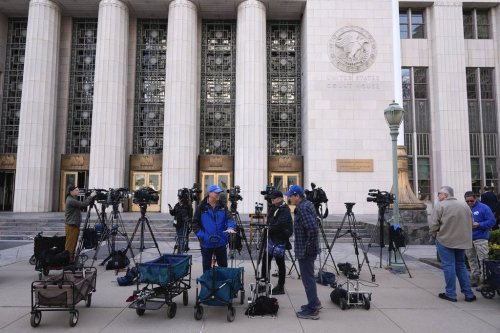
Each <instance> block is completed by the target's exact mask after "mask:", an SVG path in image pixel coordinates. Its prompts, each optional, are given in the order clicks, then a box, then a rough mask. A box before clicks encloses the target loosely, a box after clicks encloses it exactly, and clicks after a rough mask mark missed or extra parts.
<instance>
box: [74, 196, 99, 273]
mask: <svg viewBox="0 0 500 333" xmlns="http://www.w3.org/2000/svg"><path fill="white" fill-rule="evenodd" d="M101 205H102V207H101V208H102V212H99V209H98V208H97V204H96V202H95V200H92V203H91V204H90V205H89V208H88V209H87V216H86V217H85V222H84V224H83V234H82V237H80V240H79V241H78V246H77V247H76V251H75V262H76V263H77V266H79V267H83V264H84V263H85V262H86V261H87V259H88V257H87V255H86V254H82V252H83V250H84V248H85V241H86V239H85V238H86V236H88V233H86V231H87V230H89V224H90V214H91V212H92V209H94V210H95V212H96V214H97V221H96V224H97V223H101V224H102V226H103V230H106V229H107V225H106V222H105V221H106V203H104V202H102V203H101ZM103 239H105V238H104V232H103V233H102V234H101V239H100V240H99V241H98V242H97V245H96V246H95V250H96V253H97V251H98V250H99V247H100V246H101V242H102V240H103ZM95 258H96V255H94V259H93V261H92V266H94V261H95Z"/></svg>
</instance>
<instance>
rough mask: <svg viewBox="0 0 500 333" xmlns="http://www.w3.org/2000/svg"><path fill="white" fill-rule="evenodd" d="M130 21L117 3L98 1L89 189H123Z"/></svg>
mask: <svg viewBox="0 0 500 333" xmlns="http://www.w3.org/2000/svg"><path fill="white" fill-rule="evenodd" d="M128 27H129V17H128V8H127V6H126V5H125V4H124V3H123V2H121V1H119V0H101V2H100V3H99V17H98V25H97V45H96V60H95V76H94V103H93V110H92V135H91V141H90V172H89V187H91V188H94V187H97V188H110V187H112V188H115V187H121V186H124V185H125V132H126V112H127V89H126V88H127V55H128V49H127V46H128Z"/></svg>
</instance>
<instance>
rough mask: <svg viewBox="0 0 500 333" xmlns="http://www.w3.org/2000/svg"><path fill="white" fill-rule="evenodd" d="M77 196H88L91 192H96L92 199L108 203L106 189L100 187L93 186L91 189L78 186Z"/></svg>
mask: <svg viewBox="0 0 500 333" xmlns="http://www.w3.org/2000/svg"><path fill="white" fill-rule="evenodd" d="M78 190H79V196H81V197H85V198H86V197H88V196H89V195H90V194H91V193H92V192H94V191H95V192H96V195H95V197H94V201H97V202H99V203H104V204H107V203H108V191H107V190H104V189H102V188H93V189H86V188H79V189H78Z"/></svg>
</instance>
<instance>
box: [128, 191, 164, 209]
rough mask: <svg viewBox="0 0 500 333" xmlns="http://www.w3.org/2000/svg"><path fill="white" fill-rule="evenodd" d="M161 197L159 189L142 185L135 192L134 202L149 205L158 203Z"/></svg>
mask: <svg viewBox="0 0 500 333" xmlns="http://www.w3.org/2000/svg"><path fill="white" fill-rule="evenodd" d="M159 199H160V196H159V194H158V191H155V190H154V189H152V188H151V187H141V188H140V189H138V190H136V191H135V192H134V199H133V202H134V203H135V204H138V205H149V204H156V203H158V200H159Z"/></svg>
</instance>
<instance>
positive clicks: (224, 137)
mask: <svg viewBox="0 0 500 333" xmlns="http://www.w3.org/2000/svg"><path fill="white" fill-rule="evenodd" d="M201 59H202V60H203V64H202V67H201V119H200V155H229V156H231V155H234V126H235V125H234V116H235V96H236V70H235V68H236V24H235V23H234V22H211V21H206V22H203V31H202V44H201Z"/></svg>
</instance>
